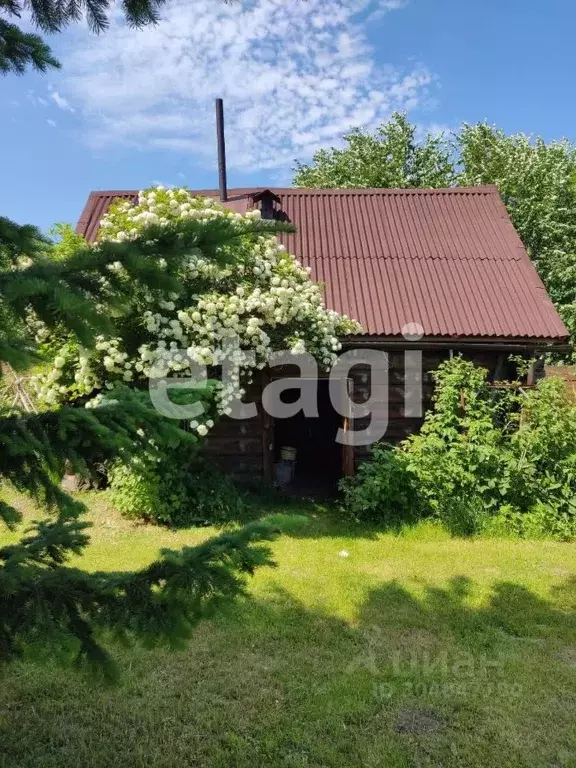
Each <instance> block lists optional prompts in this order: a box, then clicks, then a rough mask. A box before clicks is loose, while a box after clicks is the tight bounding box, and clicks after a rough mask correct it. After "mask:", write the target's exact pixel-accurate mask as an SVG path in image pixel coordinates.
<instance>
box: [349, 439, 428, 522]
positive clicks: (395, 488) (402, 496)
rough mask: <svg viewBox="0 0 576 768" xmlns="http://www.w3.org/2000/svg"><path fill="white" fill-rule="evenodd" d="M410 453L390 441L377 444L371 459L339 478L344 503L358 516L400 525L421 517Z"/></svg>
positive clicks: (363, 518) (361, 518) (358, 517)
mask: <svg viewBox="0 0 576 768" xmlns="http://www.w3.org/2000/svg"><path fill="white" fill-rule="evenodd" d="M414 481H415V478H414V477H413V476H412V474H411V471H410V466H409V461H408V456H407V455H406V454H405V453H403V452H402V451H399V450H397V449H395V448H392V447H391V446H390V445H388V444H387V443H380V444H378V445H376V446H374V448H373V451H372V457H371V460H370V461H366V462H364V463H363V464H361V465H360V467H359V468H358V472H357V474H356V475H355V476H354V477H349V478H345V479H344V480H342V481H341V482H340V488H341V490H342V492H343V494H344V506H345V508H346V510H347V511H348V512H349V513H350V514H352V515H353V516H354V517H355V518H356V519H357V520H362V521H364V522H376V523H383V524H385V525H392V526H394V525H398V524H401V523H404V522H407V521H411V520H416V519H417V518H418V517H419V507H420V498H419V495H418V493H417V492H416V484H415V482H414Z"/></svg>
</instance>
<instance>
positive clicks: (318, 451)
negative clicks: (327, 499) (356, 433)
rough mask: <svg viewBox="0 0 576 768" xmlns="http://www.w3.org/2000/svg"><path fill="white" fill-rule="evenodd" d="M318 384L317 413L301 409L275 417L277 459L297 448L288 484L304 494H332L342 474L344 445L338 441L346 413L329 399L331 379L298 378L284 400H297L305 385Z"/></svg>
mask: <svg viewBox="0 0 576 768" xmlns="http://www.w3.org/2000/svg"><path fill="white" fill-rule="evenodd" d="M307 384H308V385H309V386H311V387H314V388H316V387H317V393H318V397H317V402H318V416H316V417H314V416H305V415H304V413H303V412H302V411H299V412H298V413H297V414H296V415H295V416H292V417H290V418H287V419H274V426H273V428H274V462H275V463H277V462H280V461H281V460H282V457H283V455H284V456H285V455H286V454H288V455H290V454H291V453H292V452H291V451H289V450H288V451H286V450H284V451H283V449H293V450H294V451H295V465H294V474H293V479H292V481H291V482H290V483H288V484H287V485H286V490H287V491H289V492H293V493H297V494H302V495H307V494H310V495H332V494H335V493H336V491H337V489H338V480H339V479H340V478H341V477H342V475H343V455H344V452H343V447H342V445H341V443H337V442H336V435H337V432H338V429H340V428H341V427H342V426H343V421H344V420H343V417H342V415H341V414H340V413H338V412H337V411H336V410H335V408H334V406H333V405H332V402H331V400H330V393H329V386H328V384H329V383H328V380H327V379H326V380H323V379H320V380H309V381H306V380H305V379H299V381H298V387H294V388H286V389H285V390H284V391H283V392H282V395H281V399H282V401H283V402H284V403H295V402H297V401H298V399H299V398H300V397H301V394H302V387H305V386H306V385H307Z"/></svg>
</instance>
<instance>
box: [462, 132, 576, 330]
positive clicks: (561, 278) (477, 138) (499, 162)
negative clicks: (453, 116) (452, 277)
mask: <svg viewBox="0 0 576 768" xmlns="http://www.w3.org/2000/svg"><path fill="white" fill-rule="evenodd" d="M455 143H456V151H457V155H456V157H457V162H458V166H459V172H458V175H457V183H458V185H459V186H470V185H476V184H496V186H497V187H498V189H499V191H500V195H501V196H502V199H503V201H504V203H505V204H506V207H507V209H508V213H509V214H510V217H511V219H512V221H513V223H514V226H515V227H516V229H517V231H518V234H519V235H520V237H521V239H522V242H523V243H524V245H525V246H526V249H527V251H528V253H529V255H530V257H531V259H532V260H533V261H534V264H535V265H536V268H537V269H538V272H539V273H540V276H541V277H542V280H543V281H544V284H545V285H546V288H547V290H548V293H549V294H550V297H551V299H552V301H553V302H554V304H555V305H556V308H557V309H558V311H559V313H560V315H561V317H562V319H563V320H564V322H565V323H566V325H567V327H568V328H569V329H570V331H571V333H572V335H573V336H574V334H575V333H576V304H575V299H576V148H575V147H574V146H573V145H572V144H570V143H569V142H568V141H552V142H550V143H546V142H545V141H544V140H543V139H542V138H540V137H537V138H536V139H534V140H532V139H531V137H529V136H527V135H525V134H515V135H512V136H508V135H506V134H505V133H504V131H502V130H500V129H498V128H496V127H494V126H490V125H486V124H480V125H464V126H462V128H461V130H460V132H459V133H458V134H456V136H455Z"/></svg>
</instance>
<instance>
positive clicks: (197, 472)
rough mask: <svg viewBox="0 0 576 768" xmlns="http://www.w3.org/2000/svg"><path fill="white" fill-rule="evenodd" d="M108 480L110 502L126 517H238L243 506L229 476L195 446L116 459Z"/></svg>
mask: <svg viewBox="0 0 576 768" xmlns="http://www.w3.org/2000/svg"><path fill="white" fill-rule="evenodd" d="M109 480H110V493H111V499H112V503H113V504H114V506H115V507H116V508H117V509H118V510H119V511H120V512H121V513H122V514H123V515H124V516H125V517H129V518H134V519H140V520H147V521H151V522H155V523H162V524H165V525H172V526H189V525H207V524H211V523H215V524H217V523H225V522H229V521H231V520H238V519H239V518H240V517H242V514H243V512H244V506H245V505H244V501H243V499H242V497H241V496H240V494H239V493H238V490H237V489H236V487H235V486H234V484H233V483H232V481H231V480H230V479H229V478H228V477H227V476H226V475H224V474H223V473H222V472H221V471H220V470H219V469H218V468H217V467H215V466H214V465H213V464H212V463H210V462H209V461H208V460H206V459H205V458H204V457H203V456H202V454H201V453H200V452H199V450H198V448H197V447H196V446H185V445H180V446H178V447H176V448H167V449H165V450H163V451H162V458H161V459H160V460H157V459H154V458H151V457H142V458H139V459H137V460H135V461H133V462H132V463H131V464H129V465H125V464H118V463H117V464H115V465H114V466H113V467H112V468H111V470H110V472H109Z"/></svg>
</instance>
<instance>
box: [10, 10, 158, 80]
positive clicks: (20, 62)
mask: <svg viewBox="0 0 576 768" xmlns="http://www.w3.org/2000/svg"><path fill="white" fill-rule="evenodd" d="M165 1H166V0H122V2H121V3H120V7H121V10H122V12H123V15H124V19H125V21H126V23H127V24H128V25H129V26H131V27H144V26H146V25H147V24H156V23H157V22H158V21H159V19H160V9H161V7H162V6H163V5H164V3H165ZM113 5H114V3H113V2H112V0H0V74H7V73H15V74H22V73H24V72H25V71H26V70H27V69H28V68H29V67H32V68H33V69H36V70H38V71H40V72H46V71H47V70H48V69H54V68H55V69H58V68H59V67H60V62H59V61H58V59H56V58H55V56H54V55H53V54H52V51H51V50H50V47H49V46H48V45H47V44H46V43H45V42H44V40H43V39H42V37H40V35H38V34H36V33H34V32H27V31H25V30H23V29H21V28H20V27H19V26H18V20H19V19H20V18H21V17H22V14H23V13H27V14H29V15H30V18H31V21H32V23H33V24H34V25H35V26H36V27H38V28H39V29H40V30H42V32H47V33H48V34H54V33H56V32H61V31H62V30H63V29H64V28H65V27H67V26H69V25H70V24H73V23H75V22H78V21H81V19H82V18H83V17H86V21H87V22H88V26H89V27H90V29H91V30H92V31H93V32H96V33H100V32H103V31H105V30H106V28H107V27H108V23H109V21H108V16H109V13H110V11H111V9H112V7H113Z"/></svg>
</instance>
